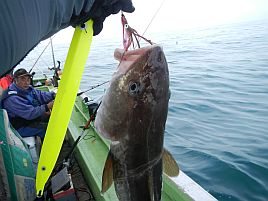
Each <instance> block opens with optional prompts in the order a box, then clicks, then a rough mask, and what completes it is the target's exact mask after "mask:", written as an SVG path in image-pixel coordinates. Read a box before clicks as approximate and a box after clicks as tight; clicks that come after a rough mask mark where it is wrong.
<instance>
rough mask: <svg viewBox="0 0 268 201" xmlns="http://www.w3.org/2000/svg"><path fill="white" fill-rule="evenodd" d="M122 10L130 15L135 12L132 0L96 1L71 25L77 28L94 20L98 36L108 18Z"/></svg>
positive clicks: (94, 30)
mask: <svg viewBox="0 0 268 201" xmlns="http://www.w3.org/2000/svg"><path fill="white" fill-rule="evenodd" d="M85 7H86V6H85ZM120 10H122V11H124V12H128V13H132V12H134V10H135V8H134V6H133V5H132V0H95V2H94V3H93V5H92V7H91V8H90V10H89V11H88V12H87V11H83V10H82V11H81V13H80V15H79V16H72V18H71V22H70V23H71V25H72V26H73V27H75V26H78V25H80V24H83V23H84V22H86V21H87V20H89V19H92V20H93V35H94V36H96V35H98V34H99V33H100V32H101V30H102V28H103V22H104V20H105V19H106V17H108V16H109V15H111V14H116V13H118V12H119V11H120Z"/></svg>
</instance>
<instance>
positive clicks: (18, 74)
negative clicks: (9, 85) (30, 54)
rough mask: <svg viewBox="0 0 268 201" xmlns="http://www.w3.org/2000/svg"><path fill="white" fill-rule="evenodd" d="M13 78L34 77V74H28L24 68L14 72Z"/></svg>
mask: <svg viewBox="0 0 268 201" xmlns="http://www.w3.org/2000/svg"><path fill="white" fill-rule="evenodd" d="M13 76H14V78H18V77H22V76H29V77H32V74H30V73H28V72H27V71H26V70H25V69H24V68H20V69H18V70H16V71H15V72H14V74H13Z"/></svg>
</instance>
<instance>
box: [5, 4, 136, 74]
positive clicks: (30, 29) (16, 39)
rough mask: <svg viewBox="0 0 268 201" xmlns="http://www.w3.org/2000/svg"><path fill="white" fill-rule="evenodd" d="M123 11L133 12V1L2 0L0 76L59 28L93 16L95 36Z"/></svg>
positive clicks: (81, 21)
mask: <svg viewBox="0 0 268 201" xmlns="http://www.w3.org/2000/svg"><path fill="white" fill-rule="evenodd" d="M120 10H122V11H124V12H129V13H132V12H133V11H134V10H135V8H134V7H133V5H132V1H131V0H113V1H109V0H80V1H77V0H64V1H63V0H59V1H36V0H21V1H20V3H14V1H0V27H1V31H0V47H1V49H0V76H3V75H5V74H6V73H8V72H9V70H10V69H13V68H14V67H15V66H16V65H18V63H19V62H20V61H22V60H23V59H24V57H25V56H26V55H27V53H28V52H29V51H30V50H32V49H33V48H34V47H35V46H36V45H37V44H38V43H39V42H40V41H42V40H45V39H47V38H49V37H50V36H52V35H53V34H55V33H57V32H58V31H60V30H62V29H64V28H66V27H68V26H73V27H76V26H79V25H81V24H83V23H85V22H86V21H88V20H89V19H92V20H93V35H94V36H96V35H98V34H99V33H100V32H101V30H102V28H103V22H104V20H105V19H106V17H108V16H109V15H111V14H116V13H118V12H119V11H120ZM86 29H87V27H85V31H86Z"/></svg>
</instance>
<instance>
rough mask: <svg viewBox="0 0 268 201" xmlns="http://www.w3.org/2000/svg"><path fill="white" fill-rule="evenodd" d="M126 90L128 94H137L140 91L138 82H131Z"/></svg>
mask: <svg viewBox="0 0 268 201" xmlns="http://www.w3.org/2000/svg"><path fill="white" fill-rule="evenodd" d="M128 92H129V94H130V95H137V94H138V93H139V92H140V83H138V82H131V83H130V84H129V87H128Z"/></svg>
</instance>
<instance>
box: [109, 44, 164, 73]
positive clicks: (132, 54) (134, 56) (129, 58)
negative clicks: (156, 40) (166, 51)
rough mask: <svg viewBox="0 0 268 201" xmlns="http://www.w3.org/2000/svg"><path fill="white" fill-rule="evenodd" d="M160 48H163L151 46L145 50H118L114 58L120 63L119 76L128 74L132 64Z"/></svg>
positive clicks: (144, 48)
mask: <svg viewBox="0 0 268 201" xmlns="http://www.w3.org/2000/svg"><path fill="white" fill-rule="evenodd" d="M159 48H161V47H160V46H159V45H150V46H146V47H143V48H139V49H135V50H128V51H125V50H124V49H120V48H116V49H115V51H114V58H115V59H116V60H118V61H119V62H120V63H119V65H118V68H117V72H118V73H119V74H126V72H127V71H129V70H130V69H131V68H132V66H133V65H132V64H133V63H135V62H136V61H137V60H138V59H139V58H141V57H142V56H143V55H145V54H147V53H149V52H152V51H154V50H155V49H159ZM161 49H162V48H161Z"/></svg>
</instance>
